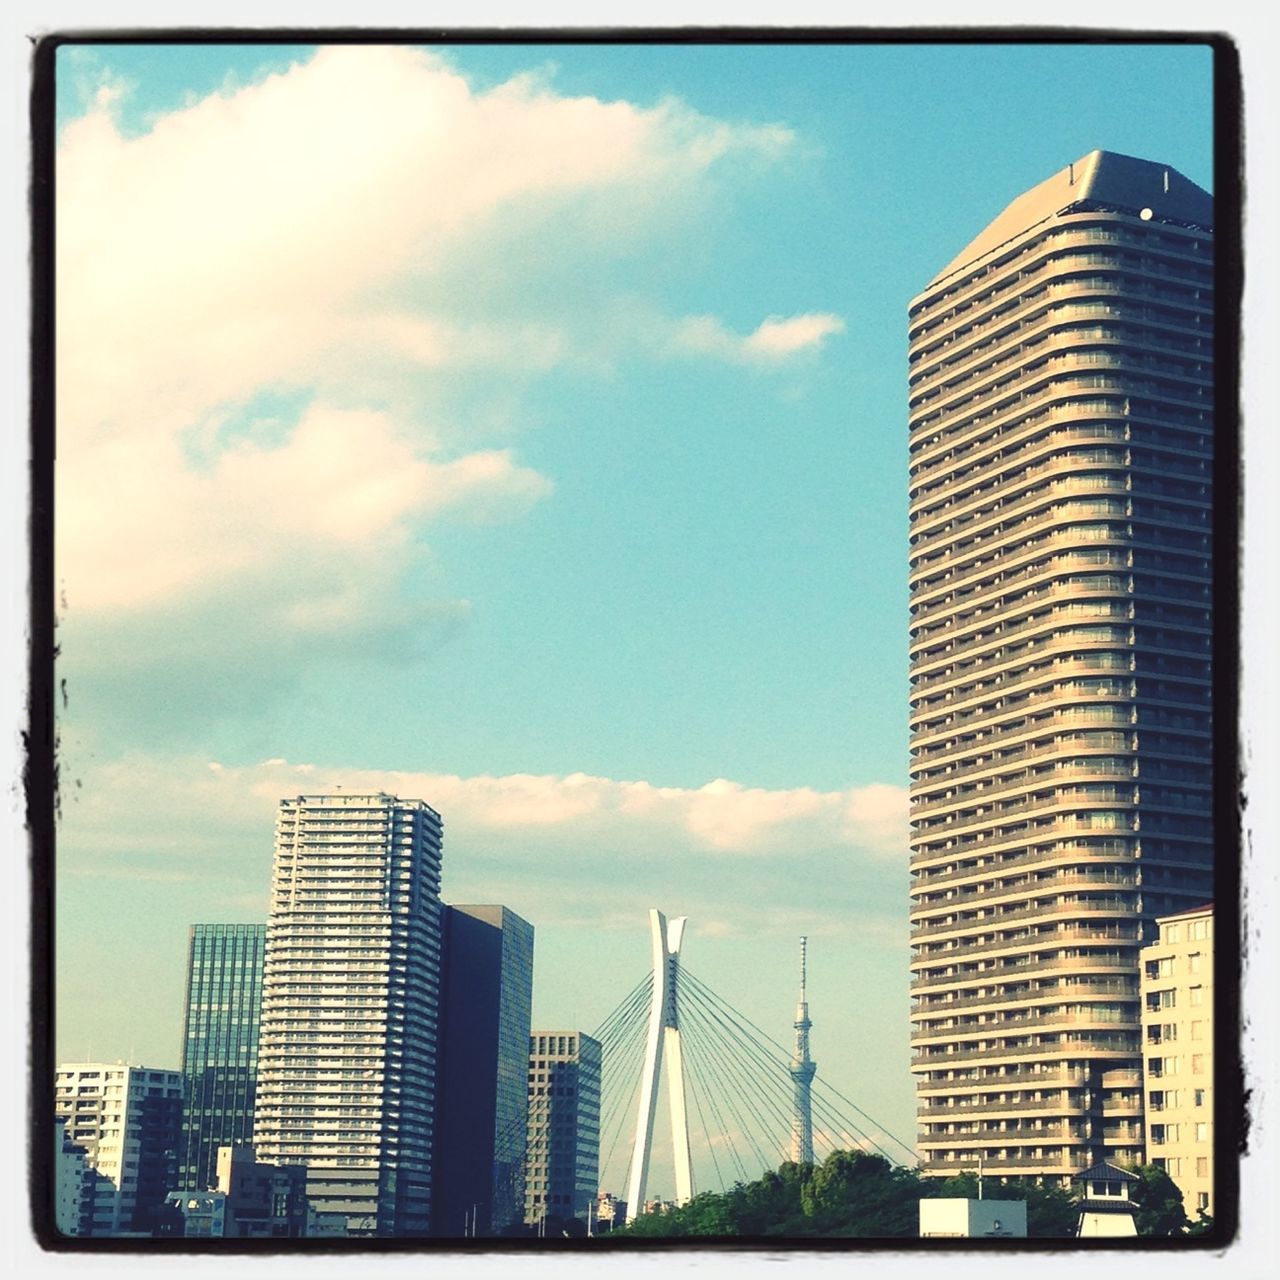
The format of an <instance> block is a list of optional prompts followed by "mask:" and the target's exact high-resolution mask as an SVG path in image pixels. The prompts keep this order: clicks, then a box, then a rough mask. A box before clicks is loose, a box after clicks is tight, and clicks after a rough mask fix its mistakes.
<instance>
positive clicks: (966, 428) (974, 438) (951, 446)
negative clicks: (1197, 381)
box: [908, 387, 1209, 466]
mask: <svg viewBox="0 0 1280 1280" xmlns="http://www.w3.org/2000/svg"><path fill="white" fill-rule="evenodd" d="M1128 390H1133V391H1134V392H1135V394H1139V395H1145V394H1146V393H1144V392H1141V391H1138V390H1137V389H1136V388H1130V389H1128ZM1125 392H1126V388H1124V387H1120V388H1117V393H1118V394H1117V398H1116V399H1110V398H1109V397H1106V396H1091V397H1090V398H1089V399H1088V400H1080V399H1078V398H1076V399H1075V400H1074V402H1072V403H1068V404H1066V405H1062V404H1056V405H1047V406H1045V407H1043V408H1030V407H1029V405H1030V404H1031V403H1034V401H1032V402H1029V403H1028V404H1019V405H1015V406H1013V407H1012V408H1008V409H1004V410H1001V411H999V412H997V413H994V414H990V415H988V416H987V417H985V418H960V419H958V420H957V421H955V422H954V423H950V424H947V425H946V426H944V427H943V429H941V430H938V431H936V434H935V435H934V436H933V437H932V438H930V439H929V442H928V444H920V445H919V446H918V448H917V446H916V445H915V444H914V442H913V443H912V444H910V445H908V448H909V449H910V450H911V452H912V453H913V454H914V455H915V456H914V457H913V458H912V464H913V465H917V466H923V465H928V466H933V465H934V464H935V463H937V462H938V461H940V460H942V459H943V458H944V457H945V455H946V454H947V453H948V452H951V451H955V450H959V449H960V448H961V447H964V448H975V447H977V446H978V445H980V444H986V443H988V442H993V441H995V440H997V439H998V440H1000V441H1001V442H1002V443H1004V444H1011V443H1017V442H1020V441H1022V440H1024V439H1026V438H1028V437H1030V436H1033V435H1035V434H1036V432H1037V431H1040V430H1043V429H1044V428H1046V427H1054V428H1056V427H1057V426H1058V425H1059V424H1069V425H1078V424H1079V423H1080V421H1081V419H1088V418H1094V417H1101V418H1107V419H1109V420H1110V421H1111V423H1112V424H1113V425H1116V426H1119V425H1121V424H1123V423H1125V422H1126V421H1127V422H1128V423H1129V424H1130V426H1137V425H1140V424H1142V425H1145V424H1146V423H1147V422H1148V421H1149V420H1151V421H1155V420H1156V419H1157V418H1158V421H1159V424H1160V425H1161V426H1165V427H1170V428H1173V429H1174V430H1177V429H1180V428H1182V429H1188V430H1200V429H1204V428H1206V427H1208V426H1209V421H1208V416H1207V412H1206V411H1205V410H1202V409H1200V408H1199V406H1194V405H1188V406H1186V407H1183V408H1177V407H1175V406H1173V405H1171V404H1169V403H1167V402H1166V401H1165V400H1164V399H1163V398H1161V399H1160V400H1158V401H1157V402H1156V404H1155V405H1154V406H1153V407H1149V406H1148V405H1147V404H1146V403H1142V404H1140V405H1138V406H1137V407H1136V408H1135V406H1134V405H1133V404H1132V403H1130V410H1129V413H1127V414H1126V413H1125V411H1124V398H1123V397H1124V395H1125ZM1059 398H1060V399H1063V398H1065V395H1063V396H1060V397H1059ZM913 430H915V431H916V432H917V433H918V434H919V435H920V436H921V437H922V438H923V437H924V432H923V431H922V430H920V428H919V427H917V428H914V429H913Z"/></svg>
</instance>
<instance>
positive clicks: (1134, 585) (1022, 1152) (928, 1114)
mask: <svg viewBox="0 0 1280 1280" xmlns="http://www.w3.org/2000/svg"><path fill="white" fill-rule="evenodd" d="M1212 224H1213V201H1212V198H1211V197H1210V196H1209V195H1208V194H1207V193H1206V192H1204V191H1202V190H1201V189H1200V188H1199V187H1197V186H1195V185H1194V184H1193V183H1192V182H1190V181H1189V180H1188V179H1187V178H1185V177H1183V176H1182V175H1181V174H1180V173H1178V172H1177V171H1176V170H1173V169H1170V168H1168V167H1167V166H1165V165H1162V164H1157V163H1152V162H1148V161H1144V160H1137V159H1133V158H1130V157H1127V156H1121V155H1115V154H1111V153H1107V152H1100V151H1095V152H1092V153H1090V154H1089V155H1087V156H1085V157H1083V158H1082V159H1080V160H1077V161H1075V162H1074V163H1073V164H1070V165H1068V166H1067V167H1066V168H1064V169H1063V170H1061V171H1060V172H1059V173H1056V174H1054V175H1053V176H1052V177H1051V178H1049V179H1047V180H1046V181H1045V182H1042V183H1041V184H1040V185H1039V186H1036V187H1034V188H1032V189H1031V190H1030V191H1028V192H1026V193H1025V194H1024V195H1022V196H1020V197H1019V198H1018V199H1016V200H1015V201H1014V202H1013V203H1012V204H1011V205H1009V206H1008V208H1007V209H1006V210H1005V211H1004V213H1002V214H1001V215H1000V216H999V217H998V218H996V220H995V221H994V222H993V223H991V225H990V226H988V227H987V228H986V230H984V231H983V232H981V234H979V235H978V237H977V238H976V239H975V240H973V241H972V242H971V243H970V244H969V245H968V246H967V247H966V248H965V249H964V250H963V251H962V252H961V253H960V254H959V255H958V256H957V257H956V258H955V260H954V261H952V262H951V263H950V264H949V265H948V266H946V267H945V268H944V269H943V271H942V272H941V273H940V274H939V275H938V276H937V277H935V279H934V280H932V281H931V282H930V283H929V285H928V286H927V287H926V288H925V290H924V291H923V292H922V293H921V294H920V295H919V296H918V297H917V298H916V299H915V300H914V301H913V303H912V304H911V309H910V410H909V414H910V442H909V447H910V609H911V619H910V663H911V763H910V770H911V864H910V866H911V911H910V919H911V941H912V960H911V969H912V984H911V990H912V997H913V1005H912V1014H911V1017H912V1023H913V1030H912V1045H913V1064H912V1069H913V1072H914V1073H915V1075H916V1080H917V1096H918V1122H919V1134H918V1144H917V1145H918V1147H919V1149H920V1152H921V1156H922V1158H923V1161H924V1170H925V1172H926V1173H927V1174H936V1175H947V1174H951V1173H955V1172H959V1171H961V1170H964V1169H976V1168H977V1167H978V1165H979V1163H981V1165H982V1166H983V1168H984V1169H985V1171H986V1172H987V1173H988V1174H993V1175H1004V1176H1015V1177H1026V1176H1032V1177H1035V1176H1042V1177H1045V1178H1046V1179H1047V1180H1049V1181H1052V1182H1055V1183H1062V1184H1064V1185H1065V1184H1067V1182H1068V1180H1069V1178H1070V1176H1071V1174H1072V1173H1074V1172H1078V1171H1079V1170H1081V1169H1084V1168H1086V1167H1088V1166H1090V1165H1092V1164H1094V1163H1096V1162H1098V1161H1101V1160H1110V1161H1116V1162H1120V1163H1136V1162H1138V1161H1140V1160H1141V1159H1142V1158H1143V1153H1144V1149H1145V1146H1146V1142H1145V1137H1144V1133H1143V1126H1142V1102H1143V1097H1142V1087H1143V1086H1142V1059H1143V1052H1142V1043H1141V1037H1142V1027H1141V1000H1140V992H1139V975H1140V972H1141V968H1140V963H1139V955H1140V949H1141V947H1142V946H1143V943H1144V942H1147V941H1151V940H1152V939H1154V938H1155V937H1156V928H1155V920H1156V918H1157V917H1162V916H1166V915H1169V914H1171V913H1177V912H1179V911H1181V910H1184V909H1186V908H1188V907H1191V906H1194V905H1198V904H1201V903H1203V902H1205V901H1207V900H1208V899H1209V898H1211V897H1212V888H1211V884H1212V879H1211V877H1212V863H1213V844H1212V836H1213V830H1212V809H1211V784H1212V777H1211V774H1212V768H1211V765H1212V755H1211V751H1212V748H1211V739H1210V661H1211V652H1210V608H1211V597H1210V590H1211V578H1210V526H1211V518H1210V516H1211V502H1212V483H1213V481H1212V465H1213V464H1212V460H1213V408H1214V403H1213V347H1212V342H1213V316H1214V311H1213V232H1212Z"/></svg>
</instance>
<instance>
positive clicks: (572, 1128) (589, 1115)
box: [524, 1031, 601, 1223]
mask: <svg viewBox="0 0 1280 1280" xmlns="http://www.w3.org/2000/svg"><path fill="white" fill-rule="evenodd" d="M600 1068H601V1049H600V1041H598V1040H595V1039H593V1038H592V1037H591V1036H589V1035H585V1034H583V1033H582V1032H581V1031H534V1032H533V1033H532V1035H530V1037H529V1154H528V1159H527V1161H526V1164H525V1196H524V1220H525V1222H528V1223H536V1222H539V1221H541V1220H542V1219H543V1218H579V1219H581V1220H582V1221H583V1222H584V1223H585V1222H586V1220H587V1216H588V1211H589V1206H591V1207H592V1211H594V1206H595V1204H596V1194H597V1191H598V1189H599V1183H600Z"/></svg>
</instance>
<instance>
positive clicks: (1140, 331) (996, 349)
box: [908, 298, 1213, 397]
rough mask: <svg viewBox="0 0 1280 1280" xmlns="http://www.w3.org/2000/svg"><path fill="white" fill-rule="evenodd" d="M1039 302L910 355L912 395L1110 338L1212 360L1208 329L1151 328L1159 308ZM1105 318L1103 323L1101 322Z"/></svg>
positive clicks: (947, 387) (945, 388) (954, 387)
mask: <svg viewBox="0 0 1280 1280" xmlns="http://www.w3.org/2000/svg"><path fill="white" fill-rule="evenodd" d="M1043 303H1044V305H1043V307H1042V308H1037V309H1031V310H1028V309H1025V308H1019V311H1018V317H1017V320H1016V321H1015V323H1013V324H1011V325H1004V326H1002V327H1001V328H1000V330H999V332H997V333H995V334H993V335H992V336H991V337H990V338H988V339H987V341H985V342H981V343H978V344H976V345H966V346H965V347H964V348H963V349H962V350H960V351H958V352H955V353H954V354H952V353H950V352H948V353H947V356H946V358H945V359H944V360H943V361H941V362H936V363H933V364H928V363H927V362H925V363H922V362H921V353H920V352H915V353H913V354H912V355H911V357H910V363H911V364H912V365H913V366H916V367H913V369H912V370H911V373H910V375H909V379H908V385H909V386H910V389H911V394H912V396H913V397H918V396H921V395H927V394H930V393H940V394H946V393H948V392H955V391H959V390H960V389H961V388H963V387H964V386H966V385H967V384H968V383H970V382H973V381H974V380H975V378H977V377H986V376H990V375H992V374H996V373H1000V372H1003V371H1005V370H1006V369H1008V368H1009V367H1011V366H1014V365H1017V364H1025V363H1026V361H1027V359H1028V358H1029V357H1032V356H1035V355H1038V354H1040V352H1041V351H1042V350H1060V349H1063V348H1070V347H1075V346H1080V345H1094V344H1096V343H1114V344H1116V345H1119V346H1124V347H1128V348H1135V347H1136V348H1139V349H1141V350H1143V351H1156V352H1161V353H1163V354H1167V355H1172V356H1182V357H1186V358H1191V359H1200V360H1212V358H1213V335H1212V333H1211V332H1209V333H1206V332H1204V329H1203V327H1200V328H1197V326H1195V325H1194V324H1191V325H1178V324H1166V325H1164V326H1162V327H1161V329H1159V330H1157V329H1156V328H1154V327H1153V326H1152V321H1153V320H1154V319H1155V318H1156V317H1157V316H1160V315H1162V314H1167V313H1159V312H1156V311H1154V310H1153V309H1150V308H1138V307H1119V306H1114V305H1110V306H1108V304H1106V303H1103V304H1101V305H1099V304H1088V303H1085V304H1080V303H1074V304H1073V303H1063V302H1051V301H1050V300H1049V299H1048V298H1044V299H1043ZM1104 322H1105V323H1104Z"/></svg>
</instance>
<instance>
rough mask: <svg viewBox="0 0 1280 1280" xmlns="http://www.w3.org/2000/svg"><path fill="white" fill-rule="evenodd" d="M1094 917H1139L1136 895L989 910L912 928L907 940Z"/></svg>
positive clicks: (912, 940)
mask: <svg viewBox="0 0 1280 1280" xmlns="http://www.w3.org/2000/svg"><path fill="white" fill-rule="evenodd" d="M1096 915H1118V916H1133V915H1141V912H1140V911H1139V909H1138V905H1137V895H1136V894H1133V895H1130V896H1128V897H1110V898H1104V897H1092V898H1078V899H1067V900H1064V901H1057V902H1046V901H1041V902H1036V903H1034V904H1033V905H1031V906H1027V907H1020V908H1018V909H1017V910H1016V911H1002V910H993V911H988V912H987V913H986V914H985V915H975V916H972V917H970V918H968V919H955V920H947V921H927V922H924V923H921V924H916V925H913V926H912V928H911V930H910V940H911V942H912V944H913V945H914V944H915V943H917V942H923V941H925V940H930V941H937V940H940V939H942V938H945V937H951V936H955V937H961V936H964V935H968V934H972V933H974V932H978V931H981V932H983V933H990V932H991V931H992V930H999V929H1003V927H1004V926H1005V925H1006V924H1010V923H1012V922H1015V921H1020V920H1031V919H1037V920H1056V919H1058V918H1059V917H1061V916H1096Z"/></svg>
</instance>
